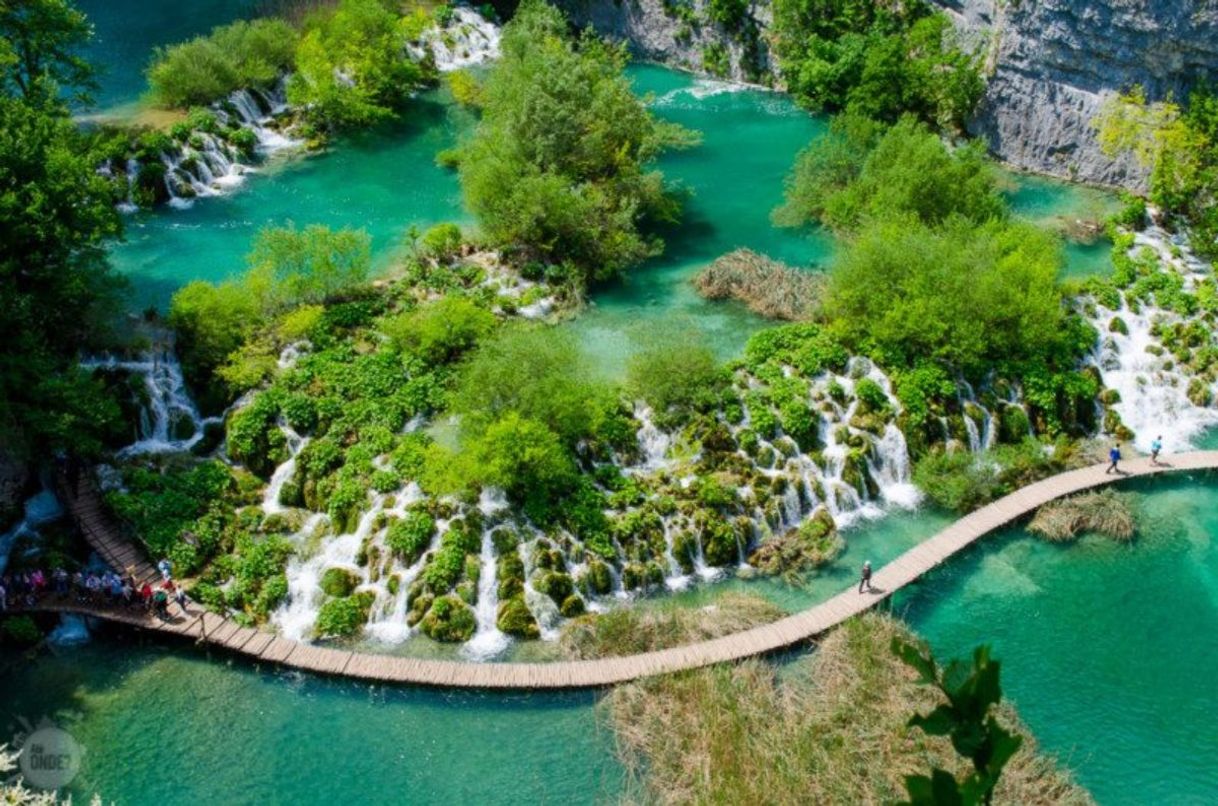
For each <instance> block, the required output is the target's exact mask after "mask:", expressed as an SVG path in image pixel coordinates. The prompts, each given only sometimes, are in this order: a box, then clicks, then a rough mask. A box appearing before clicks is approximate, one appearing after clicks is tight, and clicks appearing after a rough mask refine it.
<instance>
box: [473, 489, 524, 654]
mask: <svg viewBox="0 0 1218 806" xmlns="http://www.w3.org/2000/svg"><path fill="white" fill-rule="evenodd" d="M507 508H508V501H507V495H506V494H505V493H504V492H503V491H502V490H498V489H492V488H487V489H484V490H483V491H482V494H481V496H480V498H479V500H478V509H479V510H480V511H481V512H482V516H483V518H484V525H483V528H482V550H481V553H480V554H479V559H480V560H481V571H480V572H479V574H478V601H477V602H476V603H475V605H474V618H475V621H476V623H477V625H478V626H477V629H476V630H475V632H474V635H473V637H472V638H470V640H469V641H467V642H466V643H465V646H463V647H462V648H461V649H462V653H463V654H464V655H465V656H466V657H468V658H470V659H471V660H490V659H491V658H494V657H496V656H498V655H500V654H502V653H503V651H504V650H505V649H507V648H508V646H509V645H510V644H511V642H512V640H511V638H509V637H508V636H507V635H506V634H505V633H503V632H502V631H500V629H499V627H498V625H497V623H496V617H497V615H498V611H499V583H498V580H497V579H496V578H495V570H496V565H495V546H494V542H493V541H492V539H491V532H492V531H493V530H494V526H495V525H496V517H497V516H498V515H499V514H500V513H502V512H504V511H505V510H506V509H507Z"/></svg>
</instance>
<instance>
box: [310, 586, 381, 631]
mask: <svg viewBox="0 0 1218 806" xmlns="http://www.w3.org/2000/svg"><path fill="white" fill-rule="evenodd" d="M375 600H376V596H375V594H373V593H371V592H370V591H364V592H363V593H357V594H354V595H352V596H344V597H342V598H338V599H330V600H329V601H328V602H326V603H325V604H323V605H322V606H321V610H320V611H318V613H317V625H316V627H315V628H314V629H315V632H316V633H317V636H318V637H319V638H329V637H339V636H349V635H355V633H357V632H359V630H360V628H361V627H363V626H364V624H366V623H367V622H368V611H369V610H371V609H372V603H373V602H374V601H375Z"/></svg>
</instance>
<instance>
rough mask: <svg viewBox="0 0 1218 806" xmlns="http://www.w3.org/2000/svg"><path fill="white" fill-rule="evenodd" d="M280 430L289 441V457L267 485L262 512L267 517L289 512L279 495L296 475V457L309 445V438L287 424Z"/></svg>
mask: <svg viewBox="0 0 1218 806" xmlns="http://www.w3.org/2000/svg"><path fill="white" fill-rule="evenodd" d="M279 430H280V431H282V432H283V436H284V439H285V440H286V441H287V446H288V454H289V456H288V459H287V461H286V462H284V463H283V464H281V465H280V466H279V467H277V468H275V472H274V473H272V474H271V481H270V483H269V484H267V485H266V492H265V493H264V494H263V496H262V511H263V512H265V513H266V514H267V515H275V514H278V513H280V512H285V511H287V507H285V506H284V505H283V504H281V503H280V502H279V495H280V493H282V492H283V487H284V485H285V484H287V483H288V482H289V481H291V480H292V476H294V475H296V457H297V456H298V455H299V454H300V452H301V451H302V450H304V448H305V446H306V445H308V444H309V438H308V437H302V436H301V435H300V434H298V433H296V431H295V429H293V428H292V427H291V426H290V425H288V424H287V423H283V422H281V423H280V424H279Z"/></svg>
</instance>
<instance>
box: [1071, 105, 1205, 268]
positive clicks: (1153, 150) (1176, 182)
mask: <svg viewBox="0 0 1218 806" xmlns="http://www.w3.org/2000/svg"><path fill="white" fill-rule="evenodd" d="M1093 124H1094V126H1095V127H1096V129H1097V130H1098V134H1099V139H1100V146H1101V147H1102V148H1103V149H1104V151H1105V152H1106V153H1108V154H1110V155H1115V154H1117V153H1121V152H1126V151H1130V152H1132V153H1133V154H1134V156H1135V157H1136V159H1137V160H1138V162H1139V163H1140V164H1142V165H1143V166H1144V167H1147V168H1149V169H1150V200H1151V201H1152V202H1154V204H1155V205H1156V206H1157V207H1159V208H1160V209H1161V210H1163V211H1165V212H1167V213H1170V214H1173V215H1176V216H1179V217H1180V218H1181V219H1183V221H1184V222H1185V223H1186V224H1187V225H1188V226H1189V227H1190V228H1191V229H1192V231H1193V236H1194V237H1193V238H1192V239H1191V243H1192V246H1193V248H1194V249H1195V250H1196V251H1197V252H1198V253H1199V254H1201V255H1202V256H1205V257H1209V258H1214V257H1218V205H1216V204H1215V199H1216V198H1218V96H1216V95H1215V94H1214V92H1213V90H1212V89H1211V88H1210V87H1209V86H1207V85H1201V86H1199V87H1197V88H1196V89H1194V90H1193V92H1192V93H1191V94H1190V95H1189V98H1188V104H1187V106H1186V107H1185V108H1184V109H1181V107H1180V106H1179V105H1178V104H1176V103H1174V102H1173V101H1172V100H1170V99H1168V100H1165V101H1156V102H1150V101H1148V100H1147V98H1146V95H1145V93H1144V92H1143V91H1142V90H1141V88H1134V89H1133V90H1132V91H1130V92H1129V93H1127V94H1124V95H1116V96H1113V97H1112V98H1110V99H1109V100H1108V102H1107V103H1106V104H1105V106H1104V107H1103V108H1102V109H1101V110H1100V113H1099V115H1097V116H1096V119H1095V120H1094V121H1093Z"/></svg>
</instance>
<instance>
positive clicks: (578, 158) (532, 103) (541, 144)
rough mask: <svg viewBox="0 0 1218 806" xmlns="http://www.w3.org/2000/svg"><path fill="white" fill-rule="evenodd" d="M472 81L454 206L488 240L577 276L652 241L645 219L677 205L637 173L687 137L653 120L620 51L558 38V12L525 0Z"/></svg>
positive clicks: (562, 33)
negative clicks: (469, 126) (477, 103)
mask: <svg viewBox="0 0 1218 806" xmlns="http://www.w3.org/2000/svg"><path fill="white" fill-rule="evenodd" d="M502 44H503V56H502V58H501V59H500V60H499V61H498V62H497V63H496V64H495V66H494V67H493V68H492V69H491V72H490V75H489V76H488V77H487V80H486V82H485V84H484V85H483V90H482V95H481V103H482V108H483V116H482V120H481V122H480V123H479V125H478V128H477V130H476V132H475V134H474V136H473V138H472V139H471V140H470V141H469V142H468V143H466V144H465V145H464V146H463V147H462V148H461V150H460V154H459V159H458V161H459V167H460V175H461V186H462V189H463V191H464V194H465V200H466V203H467V204H468V205H469V207H470V209H471V210H472V211H473V212H474V214H475V215H477V217H478V220H479V222H480V223H481V225H482V228H483V230H484V231H485V232H486V234H487V235H488V236H490V238H492V239H493V240H495V241H498V242H500V243H503V244H507V245H509V246H515V247H523V248H525V249H526V250H528V251H529V252H530V253H532V254H533V255H535V256H536V257H538V258H541V259H544V260H547V261H551V262H554V263H561V262H564V261H570V262H572V263H574V264H575V265H577V266H578V267H579V268H580V270H581V274H582V277H583V278H585V279H587V280H596V279H604V278H607V277H611V276H613V275H615V274H618V273H620V272H622V271H625V270H626V269H628V268H629V267H631V266H633V265H635V264H637V263H639V262H640V261H642V260H644V259H645V258H647V257H650V256H652V255H655V254H657V253H658V252H659V251H660V249H661V243H660V242H659V240H658V239H656V238H654V237H651V236H648V235H645V234H644V233H643V232H642V231H641V229H640V225H641V224H642V223H643V222H645V221H673V220H675V219H676V217H677V214H678V211H679V204H678V202H677V201H676V200H675V198H674V197H673V196H672V195H671V194H670V193H669V192H667V191H666V189H665V186H664V181H663V177H662V176H661V175H660V174H659V173H658V172H655V171H648V170H646V166H647V165H648V163H650V162H652V161H653V160H654V159H655V158H656V157H657V156H658V155H659V154H660V153H661V152H662V151H663V150H665V149H667V148H670V147H676V146H684V145H689V144H691V143H692V142H693V137H692V135H691V134H690V133H689V132H688V131H686V130H685V129H682V128H680V127H678V126H676V125H673V124H667V123H663V122H661V121H658V120H656V119H655V117H653V116H652V114H651V113H650V112H649V111H648V110H647V107H646V106H645V105H644V103H643V101H642V100H641V99H640V98H638V97H637V96H635V95H634V93H633V92H632V91H631V88H630V83H629V81H628V80H627V79H626V78H625V77H624V75H623V73H622V71H623V69H624V67H625V65H626V60H627V54H626V52H625V50H624V49H622V48H620V47H615V46H611V45H608V44H606V43H604V42H602V41H600V40H598V39H595V38H594V37H592V36H591V35H585V36H583V37H582V38H580V39H579V40H578V41H577V42H573V41H571V39H570V38H569V37H568V35H567V24H566V20H565V19H564V18H563V16H562V14H561V13H560V12H558V11H557V10H555V9H554V8H552V7H550V6H548V5H545V4H544V3H542V2H540V0H528V1H527V2H525V3H523V4H522V5H521V6H520V9H519V10H518V11H517V14H516V16H515V18H514V19H513V20H512V21H511V22H510V23H509V24H508V25H507V26H506V27H505V29H504V32H503V43H502Z"/></svg>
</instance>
